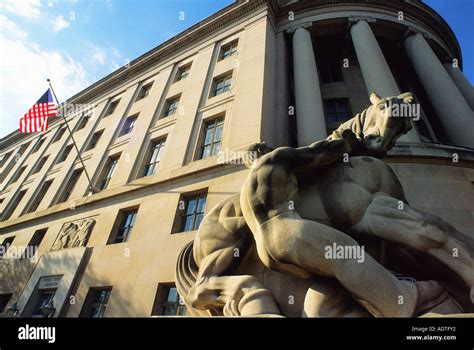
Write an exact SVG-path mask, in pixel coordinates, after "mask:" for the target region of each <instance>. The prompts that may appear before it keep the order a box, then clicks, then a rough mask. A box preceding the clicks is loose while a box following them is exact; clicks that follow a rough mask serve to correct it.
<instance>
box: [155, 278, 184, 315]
mask: <svg viewBox="0 0 474 350" xmlns="http://www.w3.org/2000/svg"><path fill="white" fill-rule="evenodd" d="M151 315H152V316H184V315H186V306H185V305H184V302H183V300H182V298H181V296H180V295H179V293H178V290H177V289H176V287H175V286H174V285H159V286H158V290H157V292H156V297H155V303H154V305H153V311H152V313H151Z"/></svg>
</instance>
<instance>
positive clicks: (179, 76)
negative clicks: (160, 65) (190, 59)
mask: <svg viewBox="0 0 474 350" xmlns="http://www.w3.org/2000/svg"><path fill="white" fill-rule="evenodd" d="M190 71H191V64H186V65H184V66H182V67H179V68H178V71H177V72H176V78H175V80H174V81H175V82H176V81H180V80H183V79H185V78H186V77H187V76H188V75H189V72H190Z"/></svg>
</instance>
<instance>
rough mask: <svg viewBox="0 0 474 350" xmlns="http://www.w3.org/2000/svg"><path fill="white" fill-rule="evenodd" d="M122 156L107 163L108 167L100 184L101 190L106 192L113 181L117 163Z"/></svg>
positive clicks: (110, 159)
mask: <svg viewBox="0 0 474 350" xmlns="http://www.w3.org/2000/svg"><path fill="white" fill-rule="evenodd" d="M119 158H120V155H118V156H115V157H112V158H109V160H108V161H107V165H106V167H105V169H104V172H103V175H102V180H101V181H100V183H99V186H98V188H99V190H105V189H106V188H107V186H108V185H109V182H110V180H111V179H112V175H113V174H114V171H115V168H116V167H117V163H118V161H119Z"/></svg>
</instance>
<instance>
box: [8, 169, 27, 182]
mask: <svg viewBox="0 0 474 350" xmlns="http://www.w3.org/2000/svg"><path fill="white" fill-rule="evenodd" d="M25 170H26V165H25V166H22V167H21V168H20V169H19V170H18V171H17V172H16V173H15V174H13V176H12V178H11V180H10V184H13V183H15V182H17V181H18V179H19V178H20V177H21V175H23V173H24V172H25Z"/></svg>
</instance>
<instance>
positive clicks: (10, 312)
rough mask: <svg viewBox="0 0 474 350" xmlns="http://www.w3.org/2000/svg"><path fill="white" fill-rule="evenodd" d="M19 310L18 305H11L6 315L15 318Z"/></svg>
mask: <svg viewBox="0 0 474 350" xmlns="http://www.w3.org/2000/svg"><path fill="white" fill-rule="evenodd" d="M19 312H20V310H19V309H18V303H13V304H12V305H11V306H10V307H9V308H8V309H7V315H9V316H12V317H16V316H17V315H18V313H19Z"/></svg>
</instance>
